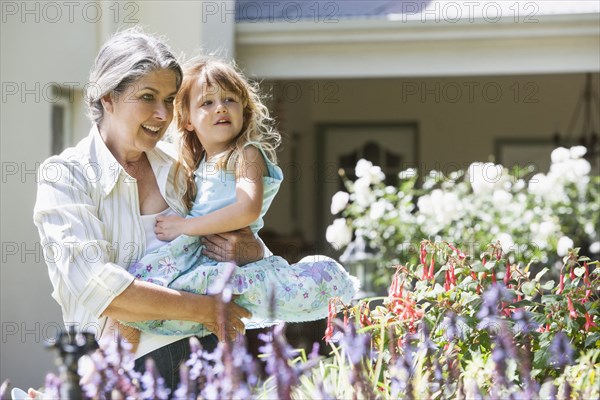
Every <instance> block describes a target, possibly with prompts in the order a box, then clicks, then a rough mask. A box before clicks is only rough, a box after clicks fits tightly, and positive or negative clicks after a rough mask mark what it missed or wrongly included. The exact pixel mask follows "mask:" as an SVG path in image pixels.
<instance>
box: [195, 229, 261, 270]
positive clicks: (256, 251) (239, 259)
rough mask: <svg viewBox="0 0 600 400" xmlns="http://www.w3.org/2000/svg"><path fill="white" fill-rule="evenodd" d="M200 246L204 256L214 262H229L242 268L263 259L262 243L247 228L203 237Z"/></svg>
mask: <svg viewBox="0 0 600 400" xmlns="http://www.w3.org/2000/svg"><path fill="white" fill-rule="evenodd" d="M202 244H204V250H203V253H204V255H206V256H208V257H210V258H212V259H213V260H215V261H231V262H234V263H235V264H236V265H239V266H242V265H245V264H248V263H251V262H254V261H258V260H261V259H262V258H263V257H264V250H263V245H262V243H261V242H260V240H258V239H257V238H256V237H255V236H254V233H252V231H251V230H250V228H248V227H246V228H243V229H239V230H237V231H233V232H226V233H219V234H216V235H207V236H204V237H203V238H202Z"/></svg>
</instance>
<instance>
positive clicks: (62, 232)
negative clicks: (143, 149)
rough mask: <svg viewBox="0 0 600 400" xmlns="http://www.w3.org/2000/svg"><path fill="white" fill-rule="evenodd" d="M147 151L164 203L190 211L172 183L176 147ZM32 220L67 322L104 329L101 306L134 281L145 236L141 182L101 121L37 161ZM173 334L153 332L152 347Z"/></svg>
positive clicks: (87, 328) (88, 328) (164, 145)
mask: <svg viewBox="0 0 600 400" xmlns="http://www.w3.org/2000/svg"><path fill="white" fill-rule="evenodd" d="M146 155H147V156H148V160H149V161H150V164H151V166H152V169H153V171H154V174H155V176H156V179H157V182H158V187H159V189H160V192H161V194H162V196H163V197H164V199H165V200H166V202H167V204H168V205H169V206H170V207H171V208H172V209H173V210H174V211H176V212H177V213H178V214H180V215H185V214H186V211H187V210H186V208H185V206H184V204H183V202H182V196H181V192H179V191H176V190H175V186H174V179H175V168H174V150H173V147H172V146H171V145H170V144H168V143H165V142H159V144H158V145H157V146H156V148H154V149H153V150H151V151H149V152H147V153H146ZM180 177H181V175H180ZM177 187H178V188H183V187H184V185H181V184H180V185H177ZM33 220H34V223H35V225H36V226H37V228H38V230H39V233H40V238H41V245H42V248H43V250H44V258H45V261H46V264H47V265H48V273H49V275H50V280H51V282H52V286H53V288H54V290H53V292H52V297H54V299H55V300H56V301H57V302H58V304H59V305H60V306H61V309H62V313H63V319H64V322H65V325H66V326H74V327H75V328H76V330H77V331H88V332H94V333H96V334H98V335H99V334H100V332H101V331H102V328H103V326H104V324H105V322H106V318H104V317H103V318H101V317H100V316H101V315H102V313H103V311H104V310H105V309H106V307H108V305H109V304H110V303H111V302H112V301H113V299H114V298H115V297H116V296H118V295H119V294H120V293H121V292H122V291H123V290H125V289H126V288H127V287H128V286H129V285H130V284H131V282H132V281H133V279H134V277H133V276H132V275H131V274H129V273H128V272H127V271H126V269H127V268H128V267H129V266H130V265H131V264H132V263H133V262H135V261H137V260H138V259H140V258H142V256H143V255H144V254H145V252H146V234H145V232H144V226H143V223H142V220H141V216H140V205H139V199H138V190H137V182H136V180H135V179H134V178H133V177H131V176H130V175H129V174H127V172H126V171H125V170H124V169H123V167H122V166H121V165H120V164H119V163H118V162H117V160H116V159H115V157H114V156H113V155H112V153H111V152H110V150H109V149H108V148H107V147H106V145H105V143H104V141H103V140H102V137H101V136H100V133H99V131H98V129H97V127H96V126H94V127H92V129H91V131H90V134H89V135H88V136H87V137H86V138H85V139H83V140H82V141H81V142H79V143H78V144H77V146H76V147H72V148H68V149H66V150H65V151H63V152H62V154H60V155H58V156H53V157H50V158H48V159H47V160H46V161H45V162H44V163H43V164H42V165H41V166H40V169H39V176H38V192H37V200H36V204H35V208H34V215H33ZM176 339H179V337H177V338H175V337H169V338H168V339H167V337H164V338H163V339H161V340H158V341H157V340H156V338H154V340H153V342H155V343H157V344H156V345H155V346H152V347H154V348H158V347H161V345H164V344H167V343H168V342H171V341H174V340H176ZM143 341H144V337H142V342H143ZM140 345H142V343H140ZM151 350H152V349H151ZM139 355H140V354H138V356H139Z"/></svg>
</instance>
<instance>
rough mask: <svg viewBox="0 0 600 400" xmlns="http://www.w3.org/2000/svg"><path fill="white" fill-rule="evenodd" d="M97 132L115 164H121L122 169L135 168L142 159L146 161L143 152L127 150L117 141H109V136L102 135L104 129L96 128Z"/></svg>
mask: <svg viewBox="0 0 600 400" xmlns="http://www.w3.org/2000/svg"><path fill="white" fill-rule="evenodd" d="M98 131H99V132H100V137H101V138H102V141H103V142H104V144H105V145H106V147H107V148H108V150H110V152H111V153H112V155H113V156H114V157H115V159H116V160H117V162H118V163H119V164H121V166H123V168H125V169H127V168H128V167H131V166H134V167H135V166H136V165H139V164H140V163H141V162H144V159H146V157H145V155H146V153H144V152H143V151H139V150H131V149H127V147H126V146H124V145H123V144H122V143H120V142H119V141H118V140H111V137H110V136H109V135H106V134H105V133H103V131H104V129H102V127H101V126H98Z"/></svg>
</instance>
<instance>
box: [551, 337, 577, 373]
mask: <svg viewBox="0 0 600 400" xmlns="http://www.w3.org/2000/svg"><path fill="white" fill-rule="evenodd" d="M550 353H551V354H552V355H551V356H550V364H551V365H552V366H553V367H555V368H558V369H562V368H564V367H566V366H567V365H571V364H572V363H573V346H571V342H570V341H569V338H568V337H567V335H565V333H564V332H562V331H561V332H558V333H557V334H556V335H555V336H554V339H553V340H552V343H551V344H550Z"/></svg>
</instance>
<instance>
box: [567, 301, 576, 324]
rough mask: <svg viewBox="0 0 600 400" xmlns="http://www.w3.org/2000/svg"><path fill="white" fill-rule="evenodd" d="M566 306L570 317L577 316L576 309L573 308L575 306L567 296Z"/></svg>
mask: <svg viewBox="0 0 600 400" xmlns="http://www.w3.org/2000/svg"><path fill="white" fill-rule="evenodd" d="M567 306H568V307H569V317H571V319H575V318H577V311H576V310H575V306H573V300H571V298H570V297H569V296H567Z"/></svg>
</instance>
